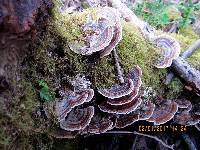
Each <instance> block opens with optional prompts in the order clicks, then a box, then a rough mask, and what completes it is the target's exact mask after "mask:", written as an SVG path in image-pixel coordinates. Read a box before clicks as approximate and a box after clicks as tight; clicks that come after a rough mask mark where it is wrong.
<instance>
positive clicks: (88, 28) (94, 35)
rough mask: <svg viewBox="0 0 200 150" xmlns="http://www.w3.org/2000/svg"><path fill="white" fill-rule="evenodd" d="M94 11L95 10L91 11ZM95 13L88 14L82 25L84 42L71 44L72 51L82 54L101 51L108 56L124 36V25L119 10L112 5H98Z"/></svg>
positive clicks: (102, 55) (101, 53)
mask: <svg viewBox="0 0 200 150" xmlns="http://www.w3.org/2000/svg"><path fill="white" fill-rule="evenodd" d="M91 13H94V12H91ZM92 15H94V14H88V17H87V21H86V23H85V24H83V26H82V32H83V33H82V34H83V35H84V40H83V41H84V44H83V45H80V44H78V42H77V43H71V44H69V46H70V48H71V50H72V51H74V52H75V53H78V54H81V55H91V54H93V53H96V52H99V53H100V56H101V57H104V56H107V55H109V54H110V52H111V51H112V50H113V48H115V46H116V45H117V44H118V42H119V41H120V40H121V37H122V26H121V21H120V15H119V13H118V11H117V10H116V9H114V8H111V7H98V8H96V12H95V17H92Z"/></svg>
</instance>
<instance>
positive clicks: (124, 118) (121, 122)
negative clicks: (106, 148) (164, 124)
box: [115, 113, 139, 128]
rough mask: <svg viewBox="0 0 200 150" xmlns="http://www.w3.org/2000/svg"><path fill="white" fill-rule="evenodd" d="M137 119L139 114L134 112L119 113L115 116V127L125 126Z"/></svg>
mask: <svg viewBox="0 0 200 150" xmlns="http://www.w3.org/2000/svg"><path fill="white" fill-rule="evenodd" d="M138 120H139V115H138V114H135V113H130V114H127V115H121V116H119V117H118V118H117V120H116V124H115V127H116V128H125V127H127V126H129V125H131V124H133V123H134V122H136V121H138Z"/></svg>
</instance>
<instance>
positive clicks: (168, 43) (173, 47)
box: [153, 34, 180, 68]
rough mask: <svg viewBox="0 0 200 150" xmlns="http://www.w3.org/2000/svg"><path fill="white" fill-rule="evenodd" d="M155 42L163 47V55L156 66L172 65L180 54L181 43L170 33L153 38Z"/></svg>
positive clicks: (165, 66)
mask: <svg viewBox="0 0 200 150" xmlns="http://www.w3.org/2000/svg"><path fill="white" fill-rule="evenodd" d="M153 43H154V44H155V45H156V46H157V47H159V48H161V49H162V53H161V57H160V58H159V59H158V60H157V62H156V64H155V67H157V68H167V67H169V66H171V64H172V60H173V59H176V58H177V57H178V56H179V54H180V45H179V43H178V42H177V41H176V40H175V39H174V38H172V37H170V36H168V35H164V34H163V35H159V36H156V38H155V39H154V40H153Z"/></svg>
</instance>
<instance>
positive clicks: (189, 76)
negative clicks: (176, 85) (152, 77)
mask: <svg viewBox="0 0 200 150" xmlns="http://www.w3.org/2000/svg"><path fill="white" fill-rule="evenodd" d="M170 68H171V69H172V71H173V72H174V73H175V74H177V75H178V76H179V77H181V78H182V79H184V80H185V81H186V82H188V83H189V84H190V85H191V86H193V87H194V88H195V89H197V90H198V91H200V71H198V70H197V69H195V68H193V67H191V66H190V64H189V63H188V62H187V61H186V60H185V59H183V58H182V57H178V58H177V59H175V60H173V62H172V65H171V67H170Z"/></svg>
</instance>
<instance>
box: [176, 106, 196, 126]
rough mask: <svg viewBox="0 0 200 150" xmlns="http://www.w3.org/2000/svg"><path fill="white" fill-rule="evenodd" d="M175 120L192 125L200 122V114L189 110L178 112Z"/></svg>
mask: <svg viewBox="0 0 200 150" xmlns="http://www.w3.org/2000/svg"><path fill="white" fill-rule="evenodd" d="M174 121H175V122H176V123H178V124H181V125H186V126H191V125H196V124H197V123H198V122H200V115H196V114H193V113H192V112H189V111H187V110H185V111H182V112H181V113H177V114H176V115H175V116H174Z"/></svg>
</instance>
